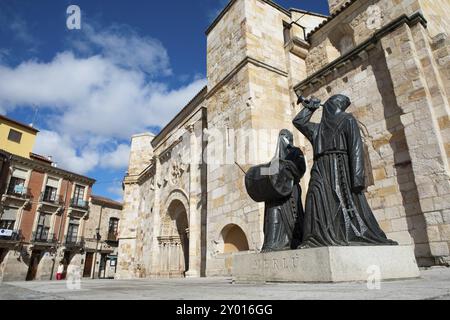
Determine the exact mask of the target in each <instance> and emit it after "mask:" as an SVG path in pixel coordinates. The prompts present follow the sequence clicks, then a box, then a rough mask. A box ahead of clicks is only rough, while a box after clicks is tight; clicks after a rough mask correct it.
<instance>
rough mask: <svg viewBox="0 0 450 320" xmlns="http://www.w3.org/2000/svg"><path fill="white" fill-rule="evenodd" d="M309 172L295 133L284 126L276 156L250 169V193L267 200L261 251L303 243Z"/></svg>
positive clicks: (247, 181)
mask: <svg viewBox="0 0 450 320" xmlns="http://www.w3.org/2000/svg"><path fill="white" fill-rule="evenodd" d="M305 171H306V163H305V159H304V156H303V152H302V151H301V150H300V149H299V148H296V147H294V141H293V135H292V132H290V131H289V130H286V129H283V130H281V132H280V134H279V137H278V144H277V154H276V155H275V157H274V159H272V161H271V162H270V163H267V164H264V165H260V166H255V167H252V168H250V169H249V171H248V172H247V174H246V177H245V186H246V188H247V192H248V194H249V195H250V197H251V198H252V199H253V200H255V201H257V202H264V203H265V210H264V244H263V247H262V249H261V252H270V251H281V250H290V249H295V248H297V246H298V245H299V244H300V243H301V239H302V227H301V226H302V225H303V206H302V201H301V194H302V191H301V187H300V185H299V182H300V179H301V178H302V177H303V175H304V174H305Z"/></svg>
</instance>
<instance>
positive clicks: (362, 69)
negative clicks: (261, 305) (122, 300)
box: [116, 0, 450, 279]
mask: <svg viewBox="0 0 450 320" xmlns="http://www.w3.org/2000/svg"><path fill="white" fill-rule="evenodd" d="M299 4H301V2H300V1H299ZM329 6H330V16H323V15H319V14H315V13H311V12H306V11H303V10H299V9H290V10H287V9H285V8H282V7H280V6H279V5H277V4H276V3H274V2H273V1H269V0H231V1H230V2H229V4H228V5H227V6H226V7H225V8H224V9H223V11H222V12H221V13H220V14H219V16H218V17H217V18H216V20H215V21H214V22H213V23H212V25H211V26H210V27H209V28H208V30H207V31H206V36H207V80H208V84H207V86H206V87H205V88H203V89H202V90H201V91H200V92H199V93H198V94H197V95H196V96H195V97H194V98H193V99H192V100H191V101H190V102H189V103H188V104H187V105H186V106H185V107H184V108H183V109H182V110H181V111H180V113H179V114H178V115H176V116H175V117H174V118H173V120H172V121H171V122H170V123H169V124H168V125H167V126H166V127H165V128H163V130H162V131H161V132H160V133H159V134H158V135H157V136H154V135H152V134H149V133H144V134H139V135H135V136H133V137H132V143H131V154H130V163H129V168H128V173H127V176H126V177H125V179H124V188H125V191H124V192H125V193H124V208H123V210H122V216H121V220H120V226H119V254H118V266H117V273H116V278H120V279H125V278H138V277H140V278H143V277H183V276H192V277H199V276H226V275H230V274H231V272H232V267H233V266H232V261H233V260H232V257H233V255H239V254H246V253H247V252H249V251H250V252H257V251H259V250H260V249H261V246H262V243H263V215H264V204H262V203H255V202H253V201H252V200H251V199H250V198H249V196H248V195H247V193H246V190H245V186H244V172H245V171H246V170H248V168H250V167H251V166H252V165H255V164H260V163H263V162H267V161H269V160H270V159H271V158H272V157H273V155H274V153H275V148H276V143H275V141H276V138H277V135H278V132H279V131H280V130H281V129H283V128H286V129H289V130H291V131H292V132H293V133H294V140H295V142H294V143H295V145H296V146H299V147H300V148H301V149H302V150H303V151H304V153H305V156H306V159H307V162H308V169H307V171H309V169H310V168H311V165H312V161H313V159H312V148H311V145H310V144H309V142H308V141H307V140H306V139H305V138H304V137H303V136H302V135H301V134H300V133H299V132H298V131H296V130H295V129H294V128H293V125H292V119H293V118H294V117H295V115H296V114H297V113H298V111H299V110H300V108H301V107H300V106H298V105H297V103H296V101H297V96H296V93H295V92H297V94H303V95H304V96H315V97H318V98H319V99H322V100H323V101H324V100H326V99H327V98H328V97H329V96H331V95H333V94H337V93H343V94H345V95H347V96H349V97H350V99H351V101H352V105H351V107H350V108H349V109H348V112H351V113H352V114H353V115H354V116H355V117H356V119H357V120H358V122H359V126H360V129H361V133H362V136H363V140H364V144H365V151H366V159H365V165H366V172H367V176H366V185H367V190H366V196H367V199H368V201H369V204H370V206H371V208H372V210H373V211H374V214H375V216H376V218H377V220H378V222H379V224H380V226H381V227H382V229H383V231H384V232H385V233H386V234H387V236H388V238H390V239H392V240H395V241H397V242H399V243H400V244H401V245H413V246H414V248H415V255H416V258H417V261H418V263H419V265H421V266H431V265H448V264H449V262H450V254H449V247H450V178H449V177H450V169H449V165H450V162H449V157H450V118H449V115H450V38H449V35H450V22H449V21H448V19H446V18H445V15H446V14H445V13H446V12H449V11H450V2H449V1H447V0H436V1H427V0H347V1H345V0H329ZM320 116H321V114H320V112H317V114H316V115H315V116H314V118H313V120H315V121H316V122H318V121H320ZM308 181H309V177H308V173H307V174H306V175H305V177H304V178H303V179H302V181H301V186H302V189H303V196H305V195H306V191H307V188H308Z"/></svg>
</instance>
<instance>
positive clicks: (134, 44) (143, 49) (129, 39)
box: [78, 23, 172, 75]
mask: <svg viewBox="0 0 450 320" xmlns="http://www.w3.org/2000/svg"><path fill="white" fill-rule="evenodd" d="M83 31H84V36H85V41H86V42H88V43H89V44H91V45H94V46H97V47H98V48H99V49H100V50H101V53H102V54H103V55H104V56H105V57H106V58H107V59H108V60H110V61H112V62H113V63H114V64H116V65H118V66H121V67H125V68H131V69H134V70H139V71H143V72H145V73H147V74H150V75H152V74H155V73H162V74H163V75H171V74H172V70H171V69H170V63H169V55H168V54H167V51H166V49H165V48H164V47H163V45H162V44H161V42H160V41H158V40H156V39H153V38H149V37H141V36H139V35H138V34H137V33H136V32H135V31H134V30H132V29H131V28H129V27H128V26H125V25H113V26H111V27H109V28H107V29H105V30H103V31H101V32H97V31H96V30H94V28H93V27H92V26H91V25H89V24H86V23H85V24H84V25H83ZM79 46H80V44H78V48H80V47H79ZM89 48H91V46H89ZM84 50H86V48H85V49H84Z"/></svg>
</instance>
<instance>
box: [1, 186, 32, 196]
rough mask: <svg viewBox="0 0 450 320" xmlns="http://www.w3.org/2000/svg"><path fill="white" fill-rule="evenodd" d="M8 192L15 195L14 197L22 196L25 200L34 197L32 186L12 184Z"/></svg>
mask: <svg viewBox="0 0 450 320" xmlns="http://www.w3.org/2000/svg"><path fill="white" fill-rule="evenodd" d="M6 194H7V195H9V196H13V197H17V198H21V199H25V200H30V199H32V198H33V196H32V195H31V189H30V188H25V187H24V186H21V185H15V186H14V185H10V186H9V188H8V190H7V191H6Z"/></svg>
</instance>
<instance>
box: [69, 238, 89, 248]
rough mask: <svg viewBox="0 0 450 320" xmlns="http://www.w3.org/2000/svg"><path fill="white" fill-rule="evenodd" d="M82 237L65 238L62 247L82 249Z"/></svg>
mask: <svg viewBox="0 0 450 320" xmlns="http://www.w3.org/2000/svg"><path fill="white" fill-rule="evenodd" d="M84 243H85V241H84V237H77V236H65V237H64V245H65V246H66V247H72V248H73V247H76V248H81V247H84Z"/></svg>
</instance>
